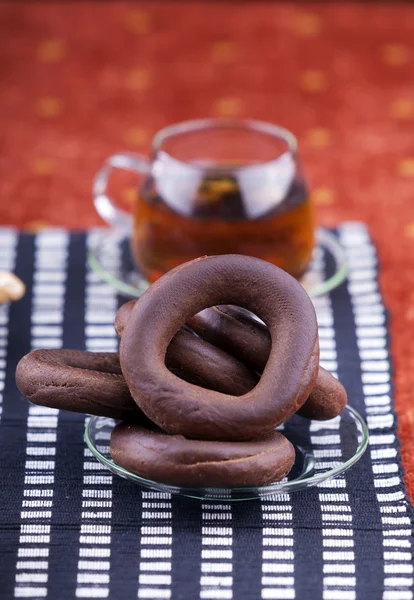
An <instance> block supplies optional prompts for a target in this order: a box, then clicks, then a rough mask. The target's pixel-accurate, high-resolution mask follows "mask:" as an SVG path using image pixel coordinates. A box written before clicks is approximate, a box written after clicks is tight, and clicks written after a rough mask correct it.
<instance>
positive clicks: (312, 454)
mask: <svg viewBox="0 0 414 600" xmlns="http://www.w3.org/2000/svg"><path fill="white" fill-rule="evenodd" d="M311 424H313V425H312V426H311V428H310V427H309V421H307V420H306V419H303V418H302V417H299V416H297V415H295V416H293V417H292V418H291V419H289V421H287V422H286V423H285V424H284V426H283V427H282V428H279V429H282V430H283V433H284V435H286V437H287V438H288V439H289V440H290V441H291V442H292V443H293V445H294V446H295V449H296V461H295V465H294V467H293V469H292V471H291V472H290V473H289V475H288V477H287V478H286V479H284V480H283V481H280V482H278V483H274V484H271V485H266V486H262V487H246V488H233V489H230V488H229V489H226V488H194V489H192V488H182V487H176V486H172V485H167V484H164V483H161V482H158V481H150V480H148V479H143V478H142V477H140V476H139V475H136V474H135V473H132V472H130V471H128V470H126V469H124V468H123V467H120V466H119V465H117V464H116V463H114V461H113V460H112V458H111V455H110V452H109V443H110V438H111V432H112V429H113V428H114V427H115V425H116V421H114V420H113V419H108V418H107V417H91V418H90V419H89V420H88V422H87V424H86V429H85V441H86V444H87V446H88V448H89V449H90V451H91V452H92V454H93V455H94V456H95V457H96V458H97V459H98V461H99V462H100V463H102V465H104V466H105V467H106V468H108V469H109V470H110V471H112V473H114V474H115V475H119V476H120V477H123V478H124V479H128V480H129V481H132V482H133V483H136V484H138V485H140V486H141V487H144V488H149V489H151V490H157V491H159V492H168V493H170V494H179V495H181V496H188V497H190V498H197V499H200V500H201V499H202V500H225V501H226V502H229V501H232V500H253V499H256V498H263V497H265V496H269V495H273V494H282V493H284V494H286V493H292V492H299V491H301V490H305V489H307V488H309V487H311V486H314V485H317V484H318V483H321V482H323V481H326V480H328V479H333V478H334V477H337V476H338V475H340V474H341V473H344V472H345V471H347V470H348V469H349V468H350V467H352V465H354V464H355V463H356V462H357V461H358V460H359V459H360V458H361V456H362V455H363V454H364V452H365V450H366V448H367V445H368V428H367V426H366V424H365V421H364V420H363V418H362V417H361V415H360V414H359V413H358V412H357V411H356V410H355V409H353V408H351V407H350V406H347V407H346V408H345V410H344V411H343V412H342V413H341V415H339V417H336V418H335V419H332V420H330V421H324V422H322V421H311Z"/></svg>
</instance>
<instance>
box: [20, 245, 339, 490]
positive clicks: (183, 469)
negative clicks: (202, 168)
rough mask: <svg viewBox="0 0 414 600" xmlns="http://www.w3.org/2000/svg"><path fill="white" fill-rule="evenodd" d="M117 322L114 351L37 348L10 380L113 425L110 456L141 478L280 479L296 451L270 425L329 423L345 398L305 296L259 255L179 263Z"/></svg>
mask: <svg viewBox="0 0 414 600" xmlns="http://www.w3.org/2000/svg"><path fill="white" fill-rule="evenodd" d="M252 313H253V314H252ZM254 315H256V316H257V317H259V319H260V320H259V319H257V318H255V316H254ZM264 323H265V324H266V325H264ZM115 329H116V331H117V334H118V335H119V336H120V338H121V343H120V352H119V355H118V354H117V353H109V352H108V353H92V352H83V351H80V350H35V351H33V352H31V353H30V354H28V355H26V356H24V357H23V358H22V359H21V361H20V362H19V364H18V366H17V371H16V381H17V385H18V387H19V389H20V390H21V392H22V393H23V394H25V396H26V397H27V398H28V399H29V400H30V401H32V402H34V403H35V404H40V405H43V406H49V407H53V408H59V409H64V410H71V411H77V412H83V413H87V414H94V415H101V416H105V417H112V418H114V419H117V420H120V422H119V423H118V424H117V425H116V426H115V428H114V429H113V431H112V436H111V455H112V458H113V460H114V461H115V462H116V463H117V464H119V465H120V466H122V467H124V468H126V469H128V470H130V471H132V472H134V473H137V474H138V475H140V476H142V477H144V478H146V479H150V480H154V481H160V482H163V483H167V484H171V485H179V486H185V487H226V488H232V487H244V486H259V485H266V484H269V483H272V482H276V481H279V480H281V479H282V478H284V477H285V476H286V475H287V474H288V473H289V471H290V470H291V468H292V466H293V464H294V461H295V450H294V447H293V446H292V444H291V443H290V442H289V441H288V440H287V439H286V437H285V436H284V435H283V434H282V433H280V432H278V431H276V430H275V428H276V427H277V426H278V425H280V424H281V423H284V422H285V421H286V420H287V419H289V417H291V416H292V415H293V414H294V413H296V412H297V413H298V414H300V415H302V416H303V417H306V418H309V419H318V420H325V419H331V418H333V417H335V416H337V415H338V414H339V413H340V412H341V411H342V410H343V408H344V406H345V404H346V401H347V397H346V392H345V390H344V388H343V386H342V385H341V384H340V383H339V382H338V381H337V380H336V379H335V378H334V377H333V376H332V375H331V374H330V373H329V372H328V371H325V370H324V369H323V368H322V367H320V366H319V338H318V328H317V321H316V315H315V310H314V308H313V305H312V302H311V300H310V298H309V296H308V295H307V294H306V292H305V291H304V289H303V288H302V286H301V285H300V284H299V283H298V282H297V281H296V280H295V279H294V278H293V277H291V276H290V275H288V274H287V273H285V272H284V271H282V270H281V269H279V268H278V267H275V266H273V265H271V264H269V263H267V262H265V261H262V260H260V259H256V258H251V257H246V256H241V255H222V256H211V257H205V258H199V259H196V260H193V261H191V262H188V263H185V264H183V265H180V266H179V267H177V268H175V269H173V270H172V271H170V272H168V273H167V274H165V275H164V276H163V277H161V278H160V279H159V280H158V281H156V282H155V283H154V284H153V285H152V286H151V287H150V288H149V289H148V290H147V291H146V292H145V293H144V294H143V295H142V297H141V298H140V299H139V300H138V301H135V300H134V301H130V302H127V303H126V304H124V305H123V306H122V307H121V308H120V309H119V311H118V313H117V315H116V319H115Z"/></svg>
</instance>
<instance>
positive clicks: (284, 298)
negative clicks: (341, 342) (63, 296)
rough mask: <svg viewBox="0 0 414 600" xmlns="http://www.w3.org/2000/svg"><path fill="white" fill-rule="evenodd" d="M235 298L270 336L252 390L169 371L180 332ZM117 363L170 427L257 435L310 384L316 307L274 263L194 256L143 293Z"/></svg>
mask: <svg viewBox="0 0 414 600" xmlns="http://www.w3.org/2000/svg"><path fill="white" fill-rule="evenodd" d="M235 303H237V304H238V305H241V306H242V307H244V308H247V309H248V310H251V311H252V312H254V313H255V314H257V315H258V316H259V317H260V318H261V319H262V320H263V321H264V322H265V323H266V324H267V325H268V327H269V331H270V335H271V338H272V349H271V352H270V356H269V360H268V363H267V365H266V367H265V369H264V371H263V374H262V377H261V379H260V381H259V382H258V384H257V385H256V386H255V387H254V388H253V390H251V391H250V392H248V393H246V394H244V395H243V396H233V395H229V394H222V393H219V392H215V391H212V390H206V389H203V388H200V387H198V386H195V385H192V384H190V383H187V382H184V381H183V380H181V379H180V378H178V377H176V376H175V375H174V374H173V373H171V371H169V370H168V368H167V367H166V365H165V356H166V352H167V348H168V346H169V344H170V342H171V340H172V338H173V337H174V335H175V334H176V333H177V331H178V329H179V328H180V327H181V326H182V325H183V324H184V323H185V322H186V321H187V320H188V319H189V318H190V317H191V316H193V315H194V314H195V313H197V312H199V311H200V310H202V309H203V308H206V307H208V306H212V305H215V304H235ZM120 362H121V368H122V372H123V374H124V377H125V380H126V382H127V384H128V387H129V389H130V392H131V394H132V396H133V398H134V399H135V401H136V402H137V404H138V406H139V407H140V408H141V409H142V410H143V411H144V412H145V414H146V415H147V416H148V417H149V418H150V419H151V420H152V421H154V422H155V423H157V425H158V426H159V427H161V428H162V429H164V430H165V431H168V432H169V433H173V434H182V435H184V436H186V437H188V438H197V439H212V440H243V439H251V438H254V437H259V436H261V435H264V434H265V433H266V432H270V431H272V430H273V429H274V428H275V427H276V426H277V425H279V424H280V423H282V422H284V421H285V420H286V419H287V418H289V417H290V416H291V415H292V414H294V413H295V412H296V411H297V410H298V409H299V408H300V407H301V406H302V405H303V403H304V402H305V400H306V398H307V397H308V395H309V392H310V390H311V389H312V388H313V385H314V383H315V380H316V377H317V373H318V362H319V339H318V329H317V323H316V315H315V310H314V308H313V305H312V302H311V300H310V298H309V296H308V295H307V294H306V292H305V291H304V289H303V288H302V286H301V285H300V284H299V283H298V282H297V281H296V280H295V279H293V277H291V276H290V275H288V274H287V273H285V272H284V271H282V270H281V269H279V268H277V267H275V266H273V265H271V264H270V263H267V262H265V261H262V260H260V259H257V258H251V257H245V256H240V255H223V256H213V257H208V258H201V259H196V260H194V261H191V262H189V263H186V264H184V265H180V266H179V267H177V268H175V269H173V270H172V271H170V272H168V273H167V274H165V275H164V276H163V277H161V278H160V279H159V280H158V281H156V282H155V283H154V284H153V285H152V286H151V287H150V288H148V290H147V291H146V292H145V293H144V294H143V296H141V298H140V299H139V301H138V302H137V303H136V305H135V306H134V308H133V310H132V311H131V315H130V319H129V321H128V325H127V327H126V329H125V331H124V332H123V335H122V339H121V351H120Z"/></svg>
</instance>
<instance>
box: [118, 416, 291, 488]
mask: <svg viewBox="0 0 414 600" xmlns="http://www.w3.org/2000/svg"><path fill="white" fill-rule="evenodd" d="M111 456H112V458H113V460H114V461H115V462H116V463H117V464H118V465H120V466H121V467H124V468H125V469H128V470H129V471H132V472H133V473H136V474H137V475H140V476H141V477H144V478H145V479H151V480H153V481H160V482H163V483H166V484H169V485H177V486H183V487H194V488H195V487H225V488H233V487H244V486H259V485H266V484H269V483H273V482H276V481H280V480H281V479H283V477H285V476H286V475H287V473H288V472H289V471H290V470H291V468H292V466H293V463H294V461H295V449H294V447H293V446H292V444H291V443H290V442H289V441H288V440H287V439H286V438H285V437H284V436H283V435H282V434H281V433H279V432H278V431H273V432H271V433H270V434H268V435H266V436H264V437H263V438H262V439H260V440H254V441H250V442H213V441H199V440H189V439H186V438H184V437H183V436H181V435H168V434H166V433H165V432H163V431H159V430H158V431H151V430H149V429H145V428H143V427H139V426H135V425H130V424H128V423H119V424H118V425H117V426H116V427H115V428H114V430H113V431H112V436H111Z"/></svg>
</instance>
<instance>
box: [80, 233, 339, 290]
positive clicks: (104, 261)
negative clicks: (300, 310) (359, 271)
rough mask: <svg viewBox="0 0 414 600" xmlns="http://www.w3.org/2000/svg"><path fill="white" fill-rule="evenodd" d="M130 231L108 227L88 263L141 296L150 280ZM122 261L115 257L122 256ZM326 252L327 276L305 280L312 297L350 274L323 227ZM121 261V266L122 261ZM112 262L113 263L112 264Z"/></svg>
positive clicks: (319, 240)
mask: <svg viewBox="0 0 414 600" xmlns="http://www.w3.org/2000/svg"><path fill="white" fill-rule="evenodd" d="M129 241H130V232H129V231H125V230H119V229H104V230H102V233H101V234H100V235H99V236H98V239H97V241H96V242H95V243H94V244H93V245H92V246H91V247H90V248H89V250H88V264H89V266H90V267H91V269H92V270H93V271H95V273H97V275H99V277H100V278H101V279H102V280H103V281H106V282H107V283H109V285H111V286H112V287H113V288H114V289H116V290H117V291H118V292H121V293H122V294H124V295H126V296H130V297H132V298H139V297H140V296H141V295H142V294H143V293H144V292H145V290H146V289H147V287H148V286H149V283H148V281H147V280H146V279H145V277H144V276H143V275H142V274H141V273H140V272H139V271H138V269H137V267H136V265H135V263H134V260H133V258H132V255H131V252H130V245H129ZM120 252H121V259H122V260H121V261H119V260H112V258H113V257H114V256H119V253H120ZM321 253H323V254H324V256H325V262H326V264H327V270H326V273H327V274H326V276H325V278H323V279H322V280H321V278H320V275H318V274H315V273H313V272H312V271H311V270H310V271H309V272H308V273H306V274H305V276H304V277H303V279H302V281H301V283H302V285H303V287H304V288H305V289H306V291H307V292H308V294H309V296H311V297H312V298H316V297H317V296H321V295H323V294H326V293H328V292H330V291H331V290H333V289H335V288H336V287H338V285H340V284H341V283H342V282H343V281H344V280H345V279H346V276H347V274H348V265H347V262H346V258H345V253H344V250H343V248H342V246H341V244H340V243H339V241H338V240H337V238H336V237H335V236H334V235H333V234H332V233H331V232H330V231H328V230H327V229H324V228H322V227H320V228H318V229H317V231H316V247H315V254H319V255H320V254H321ZM119 263H121V266H118V264H119ZM109 265H112V266H109Z"/></svg>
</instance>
